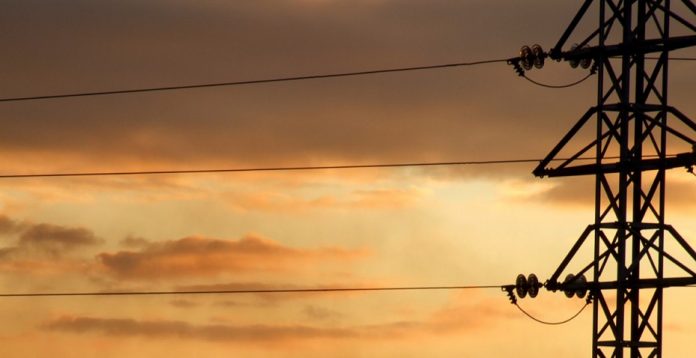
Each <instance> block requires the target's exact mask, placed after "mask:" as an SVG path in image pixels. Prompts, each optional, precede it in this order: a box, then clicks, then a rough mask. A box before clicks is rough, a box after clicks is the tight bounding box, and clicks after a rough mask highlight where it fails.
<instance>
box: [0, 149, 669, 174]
mask: <svg viewBox="0 0 696 358" xmlns="http://www.w3.org/2000/svg"><path fill="white" fill-rule="evenodd" d="M670 156H673V155H668V157H670ZM646 157H656V156H655V155H646ZM568 159H569V158H555V159H553V161H567V160H568ZM604 159H618V157H615V156H609V157H604ZM541 160H542V159H505V160H480V161H446V162H413V163H373V164H346V165H317V166H287V167H281V166H273V167H255V168H212V169H180V170H177V169H173V170H136V171H90V172H69V173H25V174H19V173H14V174H0V179H31V178H60V177H98V176H133V175H165V174H206V173H208V174H214V173H244V172H274V171H278V172H279V171H310V170H343V169H369V168H405V167H434V166H465V165H499V164H520V163H538V162H540V161H541ZM574 160H588V161H589V160H595V158H585V157H579V158H574Z"/></svg>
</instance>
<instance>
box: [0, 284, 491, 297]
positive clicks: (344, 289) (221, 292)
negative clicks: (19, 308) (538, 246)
mask: <svg viewBox="0 0 696 358" xmlns="http://www.w3.org/2000/svg"><path fill="white" fill-rule="evenodd" d="M500 287H501V286H500V285H497V286H496V285H473V286H472V285H469V286H402V287H334V288H330V287H327V288H286V289H245V290H200V291H113V292H110V291H104V292H101V291H94V292H33V293H31V292H29V293H0V298H3V297H4V298H9V297H74V296H171V295H233V294H279V293H326V292H375V291H425V290H429V291H433V290H476V289H493V288H496V289H500Z"/></svg>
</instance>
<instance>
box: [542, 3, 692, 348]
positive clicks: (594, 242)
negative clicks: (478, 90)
mask: <svg viewBox="0 0 696 358" xmlns="http://www.w3.org/2000/svg"><path fill="white" fill-rule="evenodd" d="M677 12H680V13H681V14H678V13H677ZM590 14H591V15H590ZM595 16H598V17H599V27H598V28H596V30H593V31H592V32H590V33H589V35H587V37H584V38H583V37H580V38H581V39H582V40H581V41H580V42H579V43H578V46H577V47H574V48H573V49H571V50H569V51H565V52H564V51H562V49H563V48H564V46H566V47H569V46H567V42H568V40H569V39H570V38H571V37H575V36H576V35H578V33H580V32H581V31H580V30H579V29H580V25H581V24H584V22H585V21H584V19H585V18H590V17H592V18H594V17H595ZM694 19H696V5H694V3H693V2H692V1H688V0H682V1H676V0H675V1H669V0H661V1H660V0H634V1H631V0H586V1H584V3H583V4H582V6H581V8H580V10H579V12H578V13H577V15H576V16H575V17H574V19H573V20H572V22H571V24H570V25H569V26H568V28H567V29H566V30H565V32H564V33H563V35H562V36H561V38H560V40H559V41H558V43H557V44H556V46H555V47H554V48H553V49H552V50H551V51H550V53H549V56H550V57H551V58H552V59H555V60H566V61H576V63H577V61H579V60H581V59H583V58H585V59H587V58H592V59H593V60H594V61H595V65H596V66H597V67H596V68H597V71H598V72H597V75H598V93H597V105H596V106H594V107H592V108H590V109H589V110H588V111H587V112H586V113H585V114H584V115H583V116H582V117H581V118H580V120H579V121H578V122H577V124H575V126H574V127H573V128H572V129H571V130H570V131H569V132H568V133H567V134H566V135H565V136H564V137H563V139H562V140H561V141H560V142H559V143H558V144H557V145H556V147H555V148H553V150H552V151H551V152H550V153H549V155H548V156H547V157H546V158H545V159H544V160H543V161H542V162H541V163H540V164H539V166H538V167H537V168H536V169H535V170H534V175H536V176H538V177H544V176H546V177H562V176H580V175H594V176H595V178H596V179H595V193H594V194H595V202H596V204H595V219H594V223H593V224H592V225H589V226H588V227H587V228H586V229H585V231H584V232H583V233H582V235H581V236H580V238H579V240H578V241H577V242H576V243H575V245H574V246H573V247H572V249H571V250H570V252H569V253H568V254H567V256H566V257H565V258H564V259H563V261H562V262H561V264H560V266H559V267H558V269H557V270H556V271H555V272H554V273H553V275H552V276H551V278H550V279H549V281H548V282H547V283H546V287H547V288H548V289H551V290H564V291H569V290H570V291H572V290H573V289H574V288H578V287H580V286H582V287H584V288H587V289H589V290H590V292H591V293H592V295H593V298H594V303H593V333H592V341H593V346H592V355H593V357H617V358H621V357H627V356H630V357H661V356H662V337H663V328H662V327H663V324H662V323H663V322H662V321H663V318H662V315H663V289H664V288H666V287H670V286H683V285H690V284H696V251H694V250H693V249H692V248H691V246H690V245H689V243H688V242H687V240H686V239H685V238H683V237H682V236H681V235H679V233H678V232H677V231H676V230H675V229H674V228H673V227H672V226H670V225H668V224H666V223H665V180H666V177H665V174H666V171H667V170H668V169H672V168H677V167H685V168H687V169H689V170H693V166H694V163H696V146H695V143H696V142H695V140H694V139H693V138H696V136H695V135H694V134H695V133H696V123H694V122H693V121H692V120H690V119H689V118H688V117H687V116H686V115H684V114H683V113H681V112H679V111H678V110H677V109H676V108H674V107H671V106H669V105H668V101H667V98H668V97H667V94H668V86H667V85H668V68H669V53H670V51H672V50H676V49H680V48H685V47H689V46H694V45H696V36H695V35H696V25H694V24H695V23H696V22H695V21H694ZM677 30H678V31H679V33H676V31H677ZM670 31H675V35H678V36H672V33H671V32H670ZM646 54H653V55H652V56H655V55H659V58H658V60H657V61H648V62H646V60H645V57H646ZM668 148H669V149H670V150H671V151H674V150H676V151H678V152H681V151H684V153H682V154H678V155H676V156H668V155H667V150H668ZM559 155H564V156H568V157H569V158H570V159H568V160H566V161H564V162H562V163H561V164H560V165H558V166H557V167H555V168H552V167H549V164H550V163H551V161H552V160H553V159H555V158H557V156H559ZM583 155H594V156H596V161H595V162H594V163H592V164H587V162H585V163H584V164H582V163H580V162H579V161H578V160H576V159H577V158H579V157H581V156H583ZM616 155H618V156H619V158H620V159H618V160H616V159H611V158H608V157H611V156H616ZM583 254H584V255H585V256H583ZM568 274H573V275H574V277H575V278H576V279H567V278H566V279H565V280H564V278H563V277H564V276H566V275H568ZM583 275H587V276H589V277H590V279H588V280H587V283H584V282H582V281H581V280H580V279H577V278H578V277H580V276H583Z"/></svg>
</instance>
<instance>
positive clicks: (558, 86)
mask: <svg viewBox="0 0 696 358" xmlns="http://www.w3.org/2000/svg"><path fill="white" fill-rule="evenodd" d="M592 75H594V73H592V72H589V73H588V74H587V75H586V76H585V77H583V78H581V79H579V80H577V81H575V82H571V83H567V84H562V85H552V84H547V83H543V82H539V81H536V80H533V79H531V78H529V76H527V75H523V76H522V78H524V79H525V80H527V81H529V82H531V83H533V84H535V85H537V86H541V87H546V88H553V89H558V88H570V87H573V86H577V85H579V84H581V83H583V82H585V81H586V80H587V79H589V78H590V77H592Z"/></svg>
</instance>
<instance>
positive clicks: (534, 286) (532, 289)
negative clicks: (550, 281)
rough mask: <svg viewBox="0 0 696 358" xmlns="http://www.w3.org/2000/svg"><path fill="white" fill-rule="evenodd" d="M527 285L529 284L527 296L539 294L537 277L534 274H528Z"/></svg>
mask: <svg viewBox="0 0 696 358" xmlns="http://www.w3.org/2000/svg"><path fill="white" fill-rule="evenodd" d="M527 285H529V297H531V298H534V297H536V296H537V295H538V294H539V279H538V278H537V277H536V275H535V274H533V273H530V274H529V277H528V278H527Z"/></svg>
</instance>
